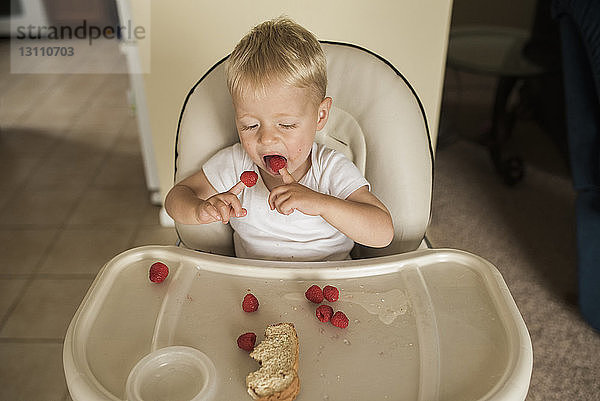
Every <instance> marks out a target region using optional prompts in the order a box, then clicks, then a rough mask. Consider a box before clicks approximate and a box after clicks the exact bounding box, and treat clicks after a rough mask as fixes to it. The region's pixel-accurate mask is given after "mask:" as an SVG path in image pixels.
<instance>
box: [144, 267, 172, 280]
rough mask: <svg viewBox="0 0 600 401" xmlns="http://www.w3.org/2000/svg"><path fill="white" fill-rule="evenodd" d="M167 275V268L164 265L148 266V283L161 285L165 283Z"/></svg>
mask: <svg viewBox="0 0 600 401" xmlns="http://www.w3.org/2000/svg"><path fill="white" fill-rule="evenodd" d="M168 275H169V268H168V267H167V265H165V264H164V263H161V262H156V263H154V264H153V265H152V266H150V272H149V274H148V276H149V277H150V281H152V282H153V283H162V282H163V281H165V279H166V278H167V276H168Z"/></svg>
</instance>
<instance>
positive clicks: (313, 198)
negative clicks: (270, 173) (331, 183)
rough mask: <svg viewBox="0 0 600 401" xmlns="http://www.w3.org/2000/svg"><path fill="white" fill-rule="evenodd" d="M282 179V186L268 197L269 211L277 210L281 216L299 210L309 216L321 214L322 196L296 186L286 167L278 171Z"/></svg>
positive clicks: (301, 186) (296, 183)
mask: <svg viewBox="0 0 600 401" xmlns="http://www.w3.org/2000/svg"><path fill="white" fill-rule="evenodd" d="M279 173H280V174H281V177H282V178H283V185H280V186H278V187H275V188H273V190H272V191H271V194H270V195H269V206H270V207H271V210H275V209H277V211H278V212H279V213H281V214H285V215H288V214H291V213H293V212H294V210H299V211H301V212H302V213H304V214H308V215H310V216H318V215H319V214H321V212H320V208H319V205H320V204H321V201H322V199H323V196H324V195H323V194H321V193H319V192H315V191H313V190H312V189H310V188H307V187H305V186H304V185H302V184H298V182H296V180H295V179H294V177H292V175H291V174H290V173H289V171H288V170H287V168H286V167H284V168H282V169H281V170H279Z"/></svg>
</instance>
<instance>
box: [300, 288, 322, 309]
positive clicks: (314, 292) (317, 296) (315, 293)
mask: <svg viewBox="0 0 600 401" xmlns="http://www.w3.org/2000/svg"><path fill="white" fill-rule="evenodd" d="M304 295H305V296H306V299H308V300H309V301H311V302H314V303H316V304H320V303H321V302H323V290H321V287H319V286H318V285H316V284H315V285H311V286H310V288H309V289H308V290H306V292H305V293H304Z"/></svg>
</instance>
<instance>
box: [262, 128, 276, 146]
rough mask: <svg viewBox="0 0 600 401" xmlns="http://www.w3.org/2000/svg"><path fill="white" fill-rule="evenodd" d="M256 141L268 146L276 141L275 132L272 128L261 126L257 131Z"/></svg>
mask: <svg viewBox="0 0 600 401" xmlns="http://www.w3.org/2000/svg"><path fill="white" fill-rule="evenodd" d="M258 140H259V142H260V143H263V144H269V143H273V142H275V141H277V130H276V129H275V128H272V127H264V126H261V127H260V128H259V130H258Z"/></svg>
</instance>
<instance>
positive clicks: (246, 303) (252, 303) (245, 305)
mask: <svg viewBox="0 0 600 401" xmlns="http://www.w3.org/2000/svg"><path fill="white" fill-rule="evenodd" d="M242 309H243V310H244V312H255V311H256V310H257V309H258V299H256V297H255V296H254V295H252V294H246V296H245V297H244V300H243V301H242Z"/></svg>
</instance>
